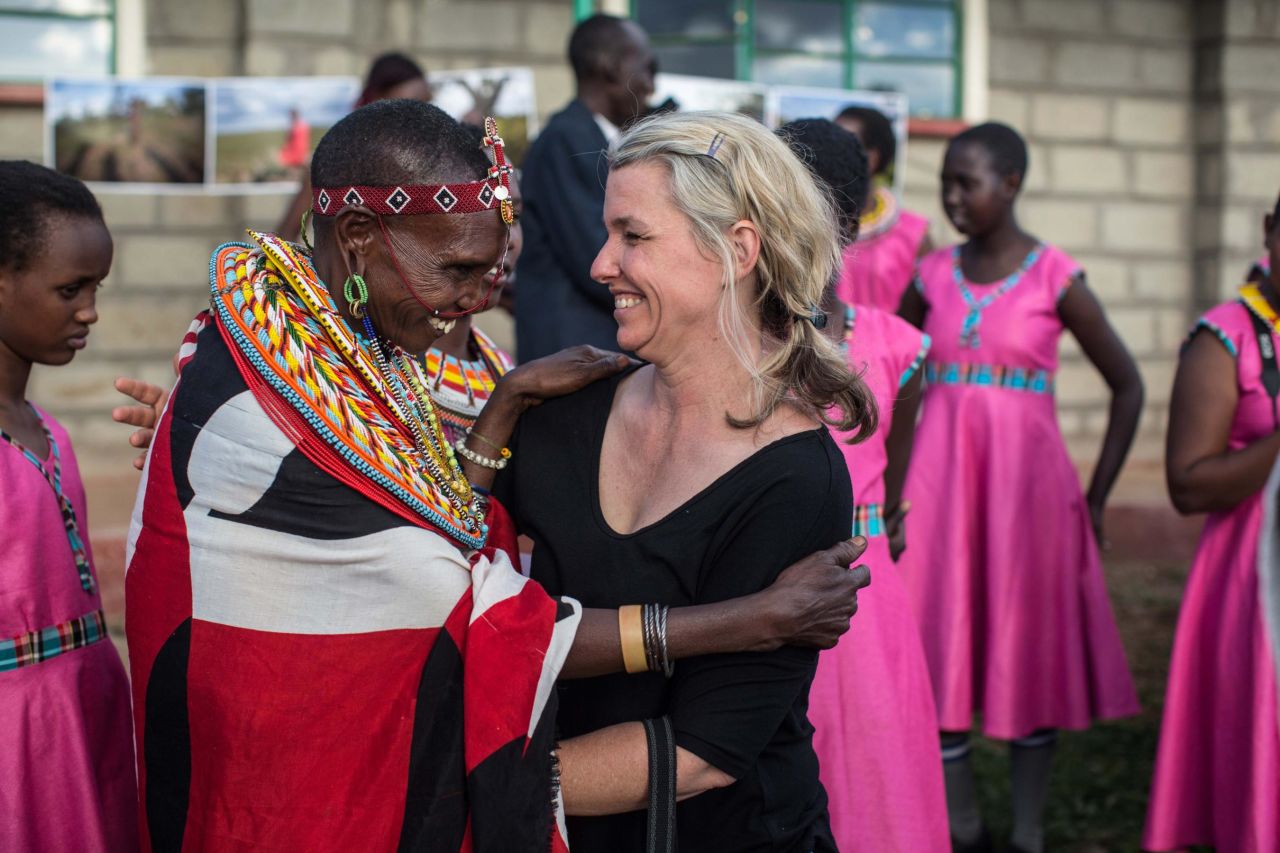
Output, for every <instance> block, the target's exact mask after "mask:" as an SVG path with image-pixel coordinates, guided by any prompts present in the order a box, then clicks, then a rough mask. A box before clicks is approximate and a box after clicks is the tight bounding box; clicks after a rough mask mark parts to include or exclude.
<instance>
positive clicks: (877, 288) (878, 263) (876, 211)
mask: <svg viewBox="0 0 1280 853" xmlns="http://www.w3.org/2000/svg"><path fill="white" fill-rule="evenodd" d="M836 124H838V125H840V126H841V127H842V128H844V129H845V130H847V131H849V132H850V133H852V134H853V135H854V136H856V137H858V140H859V141H860V142H861V143H862V147H863V148H864V149H865V150H866V152H867V165H868V166H869V168H870V171H871V175H872V179H873V180H872V181H870V182H865V181H864V182H863V183H864V185H865V186H866V188H867V189H866V193H865V196H864V197H863V198H862V199H861V203H860V205H859V210H860V222H859V228H858V236H857V238H856V239H855V240H854V241H853V242H851V243H850V244H849V245H848V247H846V248H845V252H844V266H843V267H842V268H841V270H840V281H839V283H838V284H837V285H836V295H837V296H839V297H840V300H841V301H842V302H845V303H850V304H858V305H868V306H871V307H873V308H879V309H881V310H884V311H889V312H896V311H897V310H898V305H899V303H900V302H901V301H902V294H903V293H905V292H906V290H907V287H908V286H909V285H910V284H911V279H912V276H914V275H915V268H916V258H919V257H921V256H923V255H925V254H927V253H928V252H929V251H930V250H931V249H932V248H933V244H932V243H931V242H930V240H929V220H928V219H926V218H925V217H923V216H921V215H920V214H918V213H912V212H911V211H909V210H906V209H904V208H902V207H901V206H900V205H899V204H898V199H897V196H895V195H894V194H893V191H892V190H891V189H889V188H888V187H887V186H879V187H878V186H875V183H874V179H875V178H880V177H885V178H887V177H888V176H889V175H891V174H892V172H893V166H894V161H895V159H896V156H897V150H898V145H897V139H896V137H895V136H894V133H893V125H891V124H890V123H889V119H887V118H886V117H885V115H884V113H882V112H880V111H879V110H877V109H874V108H873V107H846V108H845V109H844V110H842V111H841V113H840V115H838V116H836Z"/></svg>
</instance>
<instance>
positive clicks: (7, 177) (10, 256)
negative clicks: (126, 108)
mask: <svg viewBox="0 0 1280 853" xmlns="http://www.w3.org/2000/svg"><path fill="white" fill-rule="evenodd" d="M112 252H113V246H112V243H111V235H110V233H108V232H107V226H106V225H105V224H104V223H103V220H102V208H100V207H99V206H98V202H97V200H96V199H95V198H94V197H93V194H92V193H91V192H89V189H88V188H87V187H86V186H85V185H84V184H82V183H80V182H79V181H77V180H76V179H75V178H71V177H68V176H66V175H63V174H60V173H58V172H55V171H53V170H52V169H46V168H45V167H44V166H38V165H36V164H35V163H28V162H26V161H24V160H3V161H0V347H3V348H5V349H7V350H9V351H10V352H11V353H13V354H14V355H16V356H18V357H19V358H21V359H23V360H25V361H28V362H34V363H39V364H66V363H67V362H69V361H71V359H72V358H73V357H74V356H75V354H76V351H77V350H80V349H83V348H84V345H85V340H86V338H87V336H88V334H89V327H90V326H91V325H93V324H94V323H96V322H97V321H98V312H97V311H96V310H95V307H94V302H95V298H96V293H97V290H98V287H99V285H101V283H102V280H103V279H104V278H106V276H107V273H108V272H109V271H110V270H111V257H112Z"/></svg>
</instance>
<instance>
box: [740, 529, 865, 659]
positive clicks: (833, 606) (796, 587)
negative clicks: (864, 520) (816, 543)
mask: <svg viewBox="0 0 1280 853" xmlns="http://www.w3.org/2000/svg"><path fill="white" fill-rule="evenodd" d="M866 550H867V540H865V539H863V538H862V537H858V538H856V539H849V540H846V541H844V542H840V543H837V544H836V545H835V546H833V547H831V548H828V549H827V550H825V551H818V552H817V553H815V554H810V555H809V556H808V557H805V558H804V559H802V560H800V561H799V562H797V563H793V564H791V565H790V566H788V567H787V568H786V569H784V570H783V571H782V574H780V575H778V579H777V580H775V581H774V582H773V585H772V586H770V587H768V588H767V589H765V590H763V591H762V592H759V593H756V596H757V598H758V600H757V602H756V603H757V605H760V606H761V611H760V614H759V615H760V617H761V619H760V625H761V627H762V628H763V629H764V632H765V633H766V634H767V636H766V637H763V638H762V640H761V643H760V645H759V646H758V647H757V648H756V650H757V651H772V650H773V649H776V648H779V647H780V646H788V645H790V646H808V647H811V648H819V649H829V648H831V647H833V646H834V645H835V644H836V641H837V640H839V639H840V636H841V635H842V634H844V632H845V631H848V630H849V620H850V619H852V618H853V615H854V614H855V613H857V612H858V590H860V589H863V588H865V587H866V586H867V585H868V584H870V583H871V572H870V570H869V569H868V568H867V567H866V566H857V567H854V568H850V566H851V565H852V564H853V563H854V562H855V561H857V559H858V558H859V557H861V556H862V553H863V552H864V551H866Z"/></svg>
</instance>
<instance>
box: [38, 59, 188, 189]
mask: <svg viewBox="0 0 1280 853" xmlns="http://www.w3.org/2000/svg"><path fill="white" fill-rule="evenodd" d="M207 100H208V98H207V84H206V83H205V81H203V80H185V79H169V78H149V79H145V80H142V79H139V80H130V79H118V78H117V79H95V80H88V79H85V80H80V79H56V78H55V79H51V80H49V81H48V83H47V84H46V87H45V109H44V121H45V161H46V163H47V164H48V165H49V166H51V167H53V168H55V169H57V170H58V171H60V172H65V173H67V174H68V175H74V176H75V177H77V178H79V179H81V180H83V181H92V182H95V183H103V184H114V185H120V186H128V185H160V186H161V187H170V188H179V189H180V188H181V187H183V186H187V187H188V188H190V187H189V185H192V184H197V185H198V184H203V183H204V182H205V181H206V180H207V179H208V173H207V166H208V158H207V145H206V129H207V117H206V106H207Z"/></svg>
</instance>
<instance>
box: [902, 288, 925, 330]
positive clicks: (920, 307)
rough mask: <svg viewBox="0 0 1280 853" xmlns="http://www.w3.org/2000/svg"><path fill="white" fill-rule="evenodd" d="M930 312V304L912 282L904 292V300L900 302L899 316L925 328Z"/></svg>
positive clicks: (919, 327)
mask: <svg viewBox="0 0 1280 853" xmlns="http://www.w3.org/2000/svg"><path fill="white" fill-rule="evenodd" d="M928 313H929V305H928V303H926V302H925V301H924V297H923V296H921V295H920V291H918V290H916V286H915V284H912V285H911V286H910V287H908V288H907V289H906V292H904V293H903V294H902V302H900V303H898V316H899V317H901V318H902V319H904V320H906V321H907V322H908V323H910V324H911V325H913V326H915V327H916V328H917V329H923V328H924V318H925V315H926V314H928Z"/></svg>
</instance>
